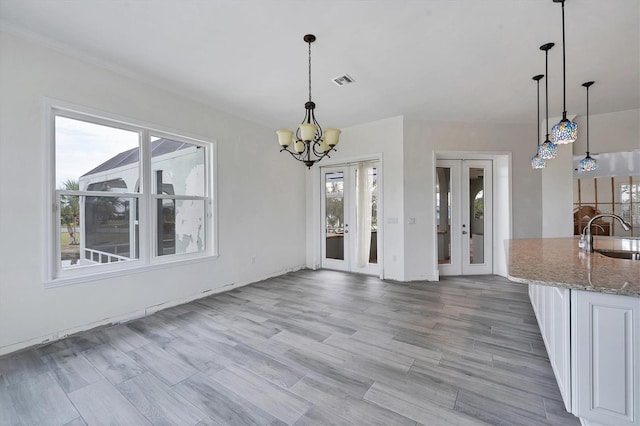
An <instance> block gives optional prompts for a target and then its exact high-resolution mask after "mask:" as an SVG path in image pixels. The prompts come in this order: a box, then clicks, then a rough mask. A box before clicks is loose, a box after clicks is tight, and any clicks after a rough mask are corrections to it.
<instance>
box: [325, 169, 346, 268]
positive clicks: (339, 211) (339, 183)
mask: <svg viewBox="0 0 640 426" xmlns="http://www.w3.org/2000/svg"><path fill="white" fill-rule="evenodd" d="M325 206H326V207H325V238H326V258H327V259H338V260H344V223H345V222H344V219H345V217H344V172H332V173H325Z"/></svg>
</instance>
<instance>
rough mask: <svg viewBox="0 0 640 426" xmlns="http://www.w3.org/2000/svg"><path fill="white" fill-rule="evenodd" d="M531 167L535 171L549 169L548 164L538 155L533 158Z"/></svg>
mask: <svg viewBox="0 0 640 426" xmlns="http://www.w3.org/2000/svg"><path fill="white" fill-rule="evenodd" d="M531 167H532V168H534V169H544V168H545V167H547V162H546V161H545V160H544V159H543V158H540V156H539V155H538V154H536V155H534V156H533V157H532V158H531Z"/></svg>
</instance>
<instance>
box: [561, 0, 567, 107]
mask: <svg viewBox="0 0 640 426" xmlns="http://www.w3.org/2000/svg"><path fill="white" fill-rule="evenodd" d="M561 4H562V115H563V118H566V117H567V63H566V62H567V61H566V58H565V42H564V0H562V3H561Z"/></svg>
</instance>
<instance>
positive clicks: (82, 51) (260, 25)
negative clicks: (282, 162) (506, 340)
mask: <svg viewBox="0 0 640 426" xmlns="http://www.w3.org/2000/svg"><path fill="white" fill-rule="evenodd" d="M565 9H566V42H567V55H566V57H567V110H568V112H569V114H570V115H572V114H578V115H582V114H584V113H585V109H586V100H585V99H586V98H585V93H584V92H585V90H584V88H583V87H582V86H581V84H582V83H583V82H585V81H588V80H595V82H596V84H595V85H594V86H593V87H592V88H591V89H590V99H589V102H590V105H589V106H590V113H592V114H599V113H606V112H614V111H622V110H628V109H635V108H639V107H640V73H639V68H640V32H639V26H640V1H638V0H616V1H610V0H609V1H602V0H566V5H565ZM0 29H4V30H5V31H9V32H12V33H17V34H21V35H26V36H29V37H32V38H36V39H41V40H46V41H47V43H49V44H52V45H53V46H55V47H56V48H62V49H63V50H65V51H68V52H72V53H74V54H79V55H82V56H83V57H86V58H88V59H90V60H92V61H98V62H99V63H101V64H104V65H107V66H108V67H110V68H112V69H117V70H119V71H122V72H125V73H127V74H128V75H133V76H136V77H137V78H140V79H142V80H144V81H148V82H151V83H153V84H156V85H159V86H161V87H164V88H166V89H168V90H171V91H174V92H178V93H180V94H183V95H187V96H189V97H191V98H194V99H197V100H199V101H201V102H205V103H207V104H209V105H212V106H214V107H216V108H219V109H221V110H225V111H228V112H230V113H232V114H234V115H238V116H241V117H244V118H247V119H249V120H252V121H256V122H259V123H262V124H265V125H267V126H270V127H273V128H279V127H289V128H292V127H294V126H296V125H297V123H298V122H300V121H301V120H302V117H303V113H304V102H305V101H306V100H307V96H308V94H307V84H308V83H307V78H308V77H307V45H306V44H305V43H304V41H303V40H302V37H303V35H304V34H306V33H313V34H315V35H316V36H317V41H316V42H315V43H314V44H313V45H312V73H313V77H312V78H313V100H314V101H315V102H316V104H317V109H316V116H317V118H318V120H319V122H320V124H321V125H323V126H324V127H346V126H350V125H355V124H360V123H365V122H369V121H373V120H377V119H381V118H386V117H391V116H396V115H401V114H402V115H405V116H407V117H409V118H411V119H423V120H429V121H472V122H477V121H480V122H502V123H516V122H534V121H535V117H536V103H535V93H536V92H535V83H534V81H533V80H532V79H531V77H532V76H533V75H535V74H539V73H543V72H544V53H543V52H541V51H540V50H539V49H538V48H539V46H540V45H542V44H544V43H547V42H555V43H556V47H554V48H553V49H552V50H551V51H550V52H549V88H550V95H549V96H550V98H549V105H550V106H549V107H550V111H549V114H550V116H552V117H553V116H558V115H560V114H561V112H562V45H561V41H562V32H561V6H560V4H558V3H553V1H552V0H482V1H479V0H403V1H398V0H342V1H338V0H323V1H317V0H209V1H207V0H48V1H45V0H0ZM345 73H347V74H349V75H350V76H351V77H353V78H354V79H355V80H356V82H355V83H354V84H351V85H348V86H343V87H338V86H336V85H335V84H334V83H333V82H332V81H331V79H332V78H334V77H338V76H341V75H343V74H345ZM543 81H544V80H543ZM543 105H544V103H543ZM543 113H544V111H543Z"/></svg>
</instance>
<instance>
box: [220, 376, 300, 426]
mask: <svg viewBox="0 0 640 426" xmlns="http://www.w3.org/2000/svg"><path fill="white" fill-rule="evenodd" d="M210 377H211V378H212V379H213V380H215V381H217V382H218V383H220V384H222V385H223V386H225V387H226V388H228V389H229V390H231V391H232V392H234V393H235V394H238V395H242V396H243V397H244V398H246V399H249V400H250V401H251V402H252V403H253V404H254V405H256V406H257V407H259V408H261V409H262V410H264V411H266V412H267V413H269V414H271V415H272V416H274V417H276V418H278V419H280V420H282V421H283V422H285V423H288V424H293V423H295V422H296V421H297V420H298V419H299V418H300V417H302V416H303V415H304V414H305V413H306V412H307V410H308V409H309V408H310V407H311V405H312V404H311V403H309V402H308V401H305V400H304V399H302V398H300V397H298V396H296V395H295V394H293V393H291V392H288V391H287V390H284V389H282V388H280V387H278V386H276V385H274V384H272V383H271V382H269V381H267V380H265V379H263V378H261V377H259V376H257V375H255V374H254V373H251V372H250V371H247V370H245V369H243V368H241V367H234V366H231V367H228V368H225V369H224V370H220V371H218V372H216V373H213V374H212V375H211V376H210Z"/></svg>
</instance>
